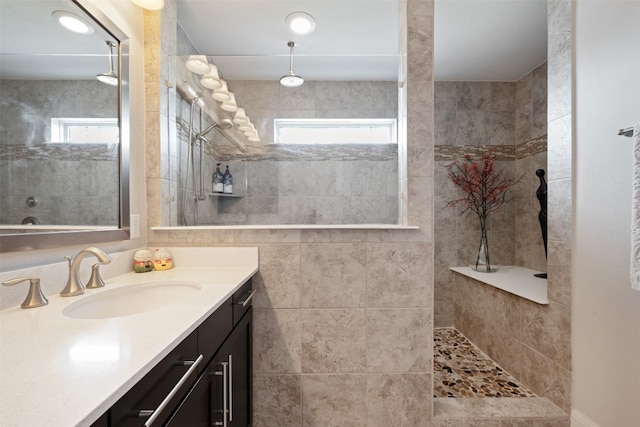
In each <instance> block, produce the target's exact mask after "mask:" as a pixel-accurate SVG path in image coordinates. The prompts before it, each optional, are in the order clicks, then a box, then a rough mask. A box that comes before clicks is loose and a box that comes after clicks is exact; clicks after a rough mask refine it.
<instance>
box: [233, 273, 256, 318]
mask: <svg viewBox="0 0 640 427" xmlns="http://www.w3.org/2000/svg"><path fill="white" fill-rule="evenodd" d="M253 295H254V289H253V285H252V280H251V279H249V280H248V281H247V282H246V283H245V284H244V285H242V287H241V288H240V289H238V290H237V291H236V292H235V293H234V294H233V326H236V325H237V324H238V322H239V321H240V319H242V316H244V314H245V313H246V312H247V310H249V308H250V307H251V304H252V298H253Z"/></svg>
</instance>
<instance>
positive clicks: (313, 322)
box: [301, 309, 366, 373]
mask: <svg viewBox="0 0 640 427" xmlns="http://www.w3.org/2000/svg"><path fill="white" fill-rule="evenodd" d="M301 317H302V372H303V373H319V372H324V373H331V372H334V373H335V372H352V373H353V372H364V367H365V363H366V358H365V352H366V342H365V341H366V316H365V310H364V309H325V310H302V313H301Z"/></svg>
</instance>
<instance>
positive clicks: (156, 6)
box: [131, 0, 164, 10]
mask: <svg viewBox="0 0 640 427" xmlns="http://www.w3.org/2000/svg"><path fill="white" fill-rule="evenodd" d="M131 1H132V2H133V3H134V4H137V5H138V6H140V7H141V8H143V9H147V10H160V9H162V8H163V7H164V0H131Z"/></svg>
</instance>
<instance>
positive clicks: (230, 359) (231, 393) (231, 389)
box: [229, 355, 233, 422]
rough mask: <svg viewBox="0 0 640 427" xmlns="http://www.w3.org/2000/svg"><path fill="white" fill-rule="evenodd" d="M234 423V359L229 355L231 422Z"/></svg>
mask: <svg viewBox="0 0 640 427" xmlns="http://www.w3.org/2000/svg"><path fill="white" fill-rule="evenodd" d="M231 421H233V359H232V358H231V355H229V422H231Z"/></svg>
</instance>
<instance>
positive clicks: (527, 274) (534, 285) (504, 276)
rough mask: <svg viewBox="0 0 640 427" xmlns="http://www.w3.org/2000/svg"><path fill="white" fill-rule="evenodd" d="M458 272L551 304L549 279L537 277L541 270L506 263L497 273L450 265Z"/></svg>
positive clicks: (540, 302) (520, 295)
mask: <svg viewBox="0 0 640 427" xmlns="http://www.w3.org/2000/svg"><path fill="white" fill-rule="evenodd" d="M449 268H450V269H451V270H453V271H455V272H456V273H459V274H462V275H463V276H467V277H470V278H472V279H474V280H477V281H479V282H482V283H486V284H487V285H489V286H493V287H494V288H498V289H501V290H503V291H505V292H509V293H511V294H514V295H517V296H519V297H522V298H525V299H528V300H529V301H533V302H535V303H538V304H543V305H546V304H549V299H548V298H547V279H541V278H538V277H535V276H534V274H536V273H541V271H536V270H531V269H530V268H524V267H518V266H515V265H506V266H503V267H502V268H500V270H498V271H496V272H495V273H482V272H477V271H473V270H472V269H471V267H449Z"/></svg>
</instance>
